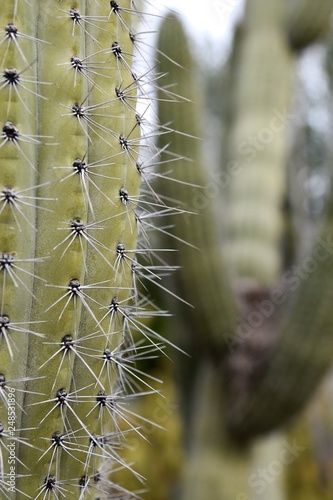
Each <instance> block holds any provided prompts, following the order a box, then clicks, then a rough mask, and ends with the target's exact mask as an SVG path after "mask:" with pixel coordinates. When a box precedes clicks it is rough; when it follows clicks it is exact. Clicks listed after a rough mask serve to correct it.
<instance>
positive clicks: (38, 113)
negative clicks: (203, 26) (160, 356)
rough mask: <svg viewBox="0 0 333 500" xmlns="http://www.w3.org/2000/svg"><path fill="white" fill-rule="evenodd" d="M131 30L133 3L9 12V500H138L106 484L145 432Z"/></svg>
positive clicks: (2, 16)
mask: <svg viewBox="0 0 333 500" xmlns="http://www.w3.org/2000/svg"><path fill="white" fill-rule="evenodd" d="M136 19H138V12H136V6H135V4H134V2H129V1H125V2H122V5H121V6H119V5H118V4H117V3H116V2H98V1H95V0H91V1H75V2H73V0H70V1H69V0H65V1H63V2H61V3H59V2H55V1H53V0H46V1H45V2H39V1H38V0H29V1H26V0H16V1H13V0H2V2H1V12H0V26H1V29H2V30H3V31H2V35H1V40H0V64H1V73H2V81H1V85H0V122H1V130H2V133H1V139H0V140H1V142H0V189H1V191H2V194H1V206H0V271H1V275H0V280H1V281H0V289H1V318H0V323H1V349H0V367H1V369H0V372H1V386H0V391H1V400H2V402H1V407H0V421H1V429H2V431H1V442H0V452H1V453H0V455H1V457H2V461H1V462H0V473H1V481H0V491H1V493H2V498H7V497H8V498H23V497H24V498H49V497H51V496H53V495H54V496H55V498H62V497H66V498H85V496H88V497H89V498H102V497H103V498H104V497H106V496H107V497H108V498H130V497H131V494H130V493H127V492H126V491H125V489H122V487H121V486H117V485H114V484H113V483H112V476H111V478H110V473H111V472H112V470H113V469H119V468H122V467H127V466H126V464H124V463H123V461H122V459H121V456H120V452H119V446H120V443H121V440H122V439H123V437H121V433H120V426H121V425H122V427H123V428H124V427H125V428H127V429H128V430H133V429H134V427H137V425H138V422H137V421H136V420H134V421H133V422H135V423H132V419H131V416H130V415H129V414H128V413H126V409H124V403H125V397H127V396H125V394H126V389H128V386H127V387H126V380H124V377H123V376H122V374H123V373H124V372H123V371H122V366H123V365H122V364H121V363H122V362H123V363H124V364H125V363H126V355H128V356H133V355H135V354H134V353H135V345H134V341H133V339H132V335H131V333H130V328H129V327H130V325H131V323H132V324H136V323H135V320H133V321H132V320H131V313H130V312H129V311H134V314H135V313H136V312H137V309H136V307H137V302H138V297H137V294H136V290H134V288H133V285H132V281H133V280H132V277H133V269H134V267H133V266H132V264H133V263H135V251H136V245H137V243H136V242H137V236H138V231H137V215H136V213H135V212H134V209H136V206H137V202H136V201H135V200H137V199H138V196H139V191H140V183H141V176H140V174H139V172H138V169H137V156H138V148H139V141H140V139H139V136H140V133H139V121H138V116H137V115H136V113H135V105H136V104H135V99H136V93H137V89H138V87H139V84H140V82H139V80H138V79H137V77H136V76H135V75H134V73H133V71H132V69H131V64H132V62H131V61H132V52H133V41H134V38H133V36H132V34H131V31H130V30H131V28H130V27H131V26H132V24H133V23H134V22H135V21H136ZM129 198H130V200H132V201H131V203H129V201H128V199H129ZM140 307H141V304H140ZM134 330H138V328H136V327H135V326H134ZM142 352H143V351H142ZM138 385H139V382H138ZM142 385H143V387H145V386H144V384H142ZM132 389H133V387H131V388H130V392H132ZM146 389H147V387H146ZM139 392H140V391H139ZM141 392H142V391H141ZM129 397H130V398H131V395H130V396H129ZM14 401H15V404H14ZM12 413H13V414H14V413H15V420H13V419H10V415H11V414H12ZM14 427H15V431H14ZM20 429H21V432H20V433H19V432H18V431H19V430H20ZM19 436H20V437H19ZM10 443H14V444H13V449H15V460H13V462H10V459H11V457H12V456H13V453H12V452H11V448H10V447H8V445H9V444H10Z"/></svg>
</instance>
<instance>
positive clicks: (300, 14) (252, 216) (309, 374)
mask: <svg viewBox="0 0 333 500" xmlns="http://www.w3.org/2000/svg"><path fill="white" fill-rule="evenodd" d="M324 3H325V8H323V12H322V11H321V12H320V14H318V15H316V16H314V19H313V20H312V17H313V16H312V14H313V9H311V10H310V7H309V2H307V1H306V0H305V1H302V2H296V4H295V5H297V6H296V7H295V5H294V6H293V7H291V6H290V5H289V4H288V5H287V2H286V3H283V2H281V1H280V0H274V1H272V2H265V1H264V0H251V1H249V2H247V5H246V10H245V18H244V21H243V23H242V25H241V26H240V27H239V29H238V31H237V35H236V39H235V42H234V54H233V55H232V66H231V75H230V81H231V82H232V85H231V87H230V88H231V90H230V95H228V96H227V97H226V95H225V94H224V95H223V98H224V99H226V98H227V99H228V101H229V102H231V104H230V109H229V116H228V118H229V121H228V123H227V126H228V129H227V130H226V134H227V139H226V140H225V142H224V149H225V150H224V158H226V159H227V161H226V164H225V165H224V166H223V167H222V168H223V174H224V177H223V176H222V175H221V177H218V176H217V177H215V183H213V184H212V183H211V182H208V183H207V174H208V175H209V173H210V171H211V170H210V169H209V168H208V166H206V169H205V170H204V168H203V165H202V163H201V162H200V160H198V158H199V154H198V152H197V150H196V149H195V145H193V143H192V144H189V143H188V140H186V138H183V137H181V136H179V135H177V134H174V135H173V148H174V149H175V150H176V151H177V153H178V154H179V155H181V156H184V157H187V156H189V157H190V158H193V159H194V162H193V163H183V164H182V168H178V169H177V172H176V173H175V174H174V175H175V177H176V178H177V180H179V181H180V183H179V184H178V188H177V194H176V196H177V198H178V199H180V200H181V201H182V203H183V205H184V206H186V207H187V208H188V209H189V210H194V209H195V208H197V209H199V210H198V211H200V215H199V216H198V217H197V219H199V221H196V220H195V218H193V219H192V220H191V224H190V225H188V224H187V221H186V219H183V220H182V223H180V222H178V225H177V228H176V234H178V236H181V237H182V238H184V239H186V238H188V239H189V241H190V242H191V243H192V244H194V245H195V246H197V247H199V248H200V249H201V251H202V253H201V255H200V254H199V253H198V252H197V251H196V250H195V249H193V248H190V247H188V248H187V250H186V249H183V248H181V251H180V252H178V253H177V254H175V257H176V258H175V262H174V263H175V265H177V264H183V270H182V271H181V273H179V274H180V277H179V282H180V286H182V290H183V297H184V298H185V299H186V300H188V301H189V302H191V303H192V304H193V305H195V306H196V308H195V309H194V311H193V313H192V314H191V316H192V318H191V319H189V314H188V311H186V310H183V311H180V312H179V314H178V315H177V321H179V319H180V318H181V316H183V321H182V331H183V332H184V334H185V335H186V336H187V338H188V339H189V340H188V343H189V344H190V345H191V347H190V348H189V352H190V353H191V354H192V353H193V357H194V361H195V366H193V364H192V366H191V384H192V386H193V385H194V389H193V390H192V391H190V388H189V386H188V385H187V386H185V387H183V389H184V392H185V393H186V394H185V397H186V398H187V401H186V403H187V406H190V409H191V414H190V417H191V421H190V425H188V428H189V429H190V431H189V432H191V435H190V436H186V437H187V440H188V443H189V446H188V458H187V460H186V468H185V476H184V488H183V493H182V498H183V499H186V500H187V499H191V500H193V499H201V498H222V499H223V500H227V499H235V498H250V496H251V498H252V497H253V498H258V497H259V496H260V495H258V492H257V491H256V488H253V489H252V491H251V492H250V491H249V486H250V485H251V482H250V478H251V477H253V474H252V473H253V471H255V470H264V468H265V467H267V464H269V463H270V460H272V461H273V460H274V459H275V458H276V457H277V456H278V453H279V449H280V448H279V446H280V445H279V442H280V441H281V440H280V435H279V434H277V433H275V434H273V436H271V435H270V436H269V437H268V438H267V439H264V440H262V441H260V440H258V439H257V438H258V436H259V435H261V434H263V433H268V432H273V431H276V429H278V428H280V427H281V426H282V425H284V424H285V423H286V422H288V421H289V420H290V419H291V418H292V417H293V416H294V415H295V414H296V412H298V411H300V409H302V408H303V407H304V405H305V404H306V403H307V402H308V401H309V399H310V397H311V395H312V394H313V392H314V390H315V388H316V387H318V385H319V382H320V380H321V379H322V377H323V375H324V374H325V373H326V372H327V370H328V369H329V366H330V364H331V360H332V347H331V344H330V342H329V338H330V335H331V331H332V308H331V307H330V305H329V304H331V302H332V291H331V287H330V283H331V279H332V248H331V246H332V194H331V199H330V202H329V204H328V213H327V218H326V220H325V221H324V224H323V229H322V232H321V233H320V235H319V237H318V239H317V241H316V242H315V244H314V248H313V253H312V255H311V256H309V257H308V258H307V259H306V260H304V263H305V266H304V267H305V269H306V270H307V271H308V272H304V273H303V277H302V276H301V272H302V266H295V267H293V268H292V270H291V272H290V271H289V273H288V274H287V273H286V274H285V275H284V276H283V279H282V280H281V282H280V276H281V273H282V270H283V267H282V266H283V257H284V256H283V252H282V251H281V250H282V248H281V247H282V245H281V241H282V236H283V231H284V230H285V227H284V220H283V214H282V205H283V200H284V197H285V189H286V179H285V166H286V160H287V153H288V151H287V131H288V125H289V124H288V117H289V118H290V116H293V115H292V114H290V111H289V110H290V102H291V100H292V90H293V89H292V79H293V78H292V76H293V71H294V66H295V53H294V49H295V48H300V47H303V46H304V45H306V44H307V43H309V40H310V41H312V40H313V39H314V38H315V37H317V36H319V35H321V34H322V32H323V31H324V30H325V29H326V26H327V22H326V17H325V15H324V11H325V12H326V14H327V10H326V9H328V10H329V12H331V11H332V5H333V3H332V2H324ZM329 4H330V6H329ZM288 16H289V17H288ZM297 19H301V20H302V21H304V24H302V26H298V25H297V24H296V25H295V30H294V31H293V27H294V24H295V23H296V22H297ZM262 21H263V22H262ZM167 23H168V20H167V21H165V27H164V26H163V28H162V30H163V29H165V32H163V36H161V37H160V45H159V49H160V50H161V51H167V48H169V49H170V52H167V54H168V55H169V57H170V58H171V59H174V58H176V62H177V63H179V64H180V65H181V66H184V67H185V68H186V70H188V71H187V72H186V71H183V72H182V74H183V79H184V81H183V83H182V85H183V88H187V89H191V87H192V85H193V80H194V76H193V73H192V71H191V63H189V60H190V57H189V55H187V57H185V58H184V59H182V55H183V54H184V52H185V49H184V47H185V45H186V43H185V40H184V35H182V34H181V33H178V30H177V29H175V25H174V24H175V23H174V24H173V27H172V26H171V23H170V24H169V25H168V26H167ZM310 25H311V29H309V28H310ZM179 31H181V27H179ZM268 32H269V36H267V33H268ZM168 36H169V38H168ZM166 40H169V41H168V42H166ZM179 47H181V50H180V49H179ZM272 56H273V57H272ZM272 61H273V62H272ZM159 71H160V72H161V73H169V74H170V73H171V72H172V74H173V76H174V74H175V71H178V68H177V70H175V69H172V70H171V68H167V63H166V62H164V64H161V65H160V66H159ZM180 74H181V71H180V70H179V75H180ZM179 75H178V76H177V79H176V80H177V81H180V79H181V77H180V76H179ZM177 88H179V86H177ZM187 95H191V97H192V96H193V97H192V99H193V100H194V101H196V103H197V105H200V96H201V95H202V92H200V91H196V92H193V93H190V94H189V93H187ZM198 101H199V103H198ZM193 106H194V105H193ZM198 107H199V106H198ZM159 110H160V119H161V122H162V123H163V122H168V121H170V120H172V119H173V122H172V123H173V126H174V127H175V128H177V129H178V128H179V129H180V130H186V132H188V131H191V134H194V135H197V134H198V132H197V130H194V129H193V128H189V127H188V125H186V126H184V125H183V124H184V123H185V120H188V121H189V123H191V125H192V127H195V125H197V123H198V117H200V112H197V114H195V113H194V112H193V109H192V108H191V109H190V110H184V111H183V112H181V111H180V112H179V113H178V114H172V115H171V113H169V110H168V108H166V109H165V108H164V107H163V103H161V105H160V106H159ZM192 113H193V114H192ZM276 113H278V117H280V120H281V123H280V124H277V123H276ZM271 120H273V122H272V121H271ZM270 123H273V125H279V126H278V127H275V126H274V127H272V130H270V129H269V128H268V126H269V124H270ZM273 128H274V133H273ZM258 139H259V144H258ZM261 139H262V140H261ZM164 140H165V139H164V137H163V136H162V137H161V138H160V147H161V148H163V141H164ZM260 140H261V142H260ZM256 141H257V142H256ZM164 144H166V140H165V142H164ZM228 160H229V161H228ZM230 165H233V170H232V171H231V172H230V171H229V172H228V170H227V166H230ZM228 173H230V177H229V183H228V185H225V186H224V189H222V188H221V186H220V184H219V181H220V179H221V178H222V179H225V175H227V174H228ZM205 176H206V177H205ZM205 178H206V182H205V181H204V182H203V181H202V179H205ZM216 179H217V180H216ZM186 182H189V183H194V184H202V185H204V186H205V188H206V189H204V190H203V191H202V195H200V194H195V193H191V191H190V190H189V189H188V188H186V189H185V188H184V186H185V183H186ZM209 188H212V192H213V193H214V192H215V193H216V194H215V196H214V195H212V196H210V194H211V193H210V189H209ZM161 191H162V192H163V193H164V195H165V196H171V189H170V188H169V187H168V185H167V183H165V184H164V186H163V189H161ZM220 194H221V195H222V196H223V197H225V198H227V202H226V203H225V212H224V213H223V212H222V211H220V212H219V213H220V221H219V224H220V226H222V227H225V228H226V234H225V245H224V259H223V258H222V255H221V254H222V250H221V247H222V244H221V239H220V238H219V229H218V224H216V219H214V208H215V209H216V208H217V210H218V209H219V208H220V205H221V204H218V203H219V200H218V197H219V195H220ZM172 195H175V189H174V187H173V189H172ZM205 195H206V196H205ZM210 198H212V199H210ZM196 200H200V201H201V202H202V203H201V204H200V205H199V204H197V205H196V206H195V204H194V203H195V201H196ZM214 204H215V205H214ZM211 226H212V227H213V228H215V230H214V231H211ZM190 230H193V232H192V236H190V234H191V233H190ZM179 247H180V245H179ZM216 249H219V250H220V253H219V251H218V250H217V251H216ZM206 260H207V261H210V264H211V266H210V267H208V268H207V267H206V266H205V262H206ZM224 262H227V266H226V265H225V264H224ZM308 262H309V266H308ZM310 266H311V269H310ZM226 267H227V268H228V272H230V271H231V272H230V278H231V279H232V282H233V288H234V293H233V294H232V297H228V280H227V279H225V278H226V276H225V275H226V273H227V271H226ZM299 267H300V268H301V271H300V273H298V269H299ZM294 269H296V271H295V272H294ZM297 273H298V274H297ZM282 282H283V283H282ZM216 283H219V284H221V283H223V284H224V285H223V287H220V286H218V287H215V286H214V285H215V284H216ZM288 285H289V286H288ZM290 285H292V286H290ZM318 290H320V292H319V291H318ZM229 293H230V292H229ZM226 297H227V300H226ZM233 300H234V301H235V302H236V301H237V303H238V306H239V307H238V314H239V316H238V318H237V317H236V315H235V309H236V308H235V307H234V305H233ZM218 303H219V305H218V306H217V307H216V304H218ZM267 304H269V307H270V311H269V312H268V314H267V318H266V317H265V313H267ZM280 304H283V306H282V307H285V305H286V304H288V310H285V309H284V311H283V314H284V316H283V320H284V322H283V324H282V326H281V321H280V320H281V316H282V314H281V312H282V311H281V310H282V308H281V307H280ZM258 306H259V307H260V306H262V309H261V311H260V312H261V319H262V320H260V321H259V322H257V321H255V320H253V322H251V317H252V318H255V319H257V318H258V316H260V313H259V314H258ZM265 306H266V309H265ZM263 309H264V311H265V312H264V313H262V310H263ZM259 310H260V309H259ZM204 314H207V317H209V316H210V320H206V321H202V317H203V315H204ZM234 315H235V316H234ZM251 315H252V316H251ZM237 321H238V322H239V325H238V326H239V328H236V327H235V326H233V323H234V325H235V324H236V323H237ZM226 324H228V326H227V327H226ZM244 332H245V334H244V335H242V334H243V333H244ZM223 341H224V342H225V346H224V347H225V349H223ZM198 344H199V348H198ZM228 348H229V355H228V352H227V351H228ZM230 354H231V355H230ZM182 383H183V385H185V384H184V377H182ZM185 383H186V382H185ZM190 398H192V399H190ZM189 400H190V401H189ZM253 457H255V459H253ZM251 467H252V471H251ZM281 478H282V474H281V475H279V478H277V477H274V481H272V482H271V481H269V482H267V483H265V491H264V494H263V495H264V497H265V498H273V497H274V498H275V497H276V498H277V497H278V498H282V497H283V496H282V495H283V493H282V487H281V482H280V481H281Z"/></svg>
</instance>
